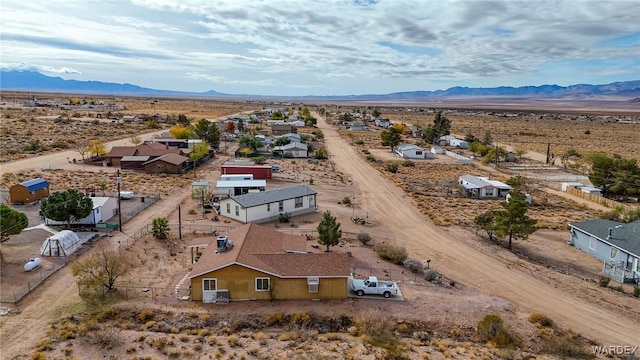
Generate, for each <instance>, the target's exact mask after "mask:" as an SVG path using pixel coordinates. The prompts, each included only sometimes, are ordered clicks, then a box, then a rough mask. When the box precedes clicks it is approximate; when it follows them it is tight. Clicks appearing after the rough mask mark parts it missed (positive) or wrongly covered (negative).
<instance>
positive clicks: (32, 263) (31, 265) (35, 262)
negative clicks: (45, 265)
mask: <svg viewBox="0 0 640 360" xmlns="http://www.w3.org/2000/svg"><path fill="white" fill-rule="evenodd" d="M40 264H42V260H41V259H40V258H33V259H29V261H27V263H26V264H24V271H31V270H34V269H36V268H37V267H39V266H40Z"/></svg>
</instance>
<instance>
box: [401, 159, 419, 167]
mask: <svg viewBox="0 0 640 360" xmlns="http://www.w3.org/2000/svg"><path fill="white" fill-rule="evenodd" d="M402 166H404V167H414V166H416V163H414V162H413V161H411V160H405V162H403V163H402Z"/></svg>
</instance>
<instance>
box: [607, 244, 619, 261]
mask: <svg viewBox="0 0 640 360" xmlns="http://www.w3.org/2000/svg"><path fill="white" fill-rule="evenodd" d="M616 255H618V249H617V248H614V247H613V246H612V247H611V253H610V254H609V257H610V258H612V259H615V258H616Z"/></svg>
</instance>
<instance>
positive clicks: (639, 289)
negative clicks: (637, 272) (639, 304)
mask: <svg viewBox="0 0 640 360" xmlns="http://www.w3.org/2000/svg"><path fill="white" fill-rule="evenodd" d="M633 297H640V286H638V285H636V286H634V287H633Z"/></svg>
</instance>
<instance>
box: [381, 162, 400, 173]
mask: <svg viewBox="0 0 640 360" xmlns="http://www.w3.org/2000/svg"><path fill="white" fill-rule="evenodd" d="M384 169H385V170H387V171H388V172H390V173H394V174H395V173H397V172H398V164H395V163H390V164H387V165H385V167H384Z"/></svg>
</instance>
